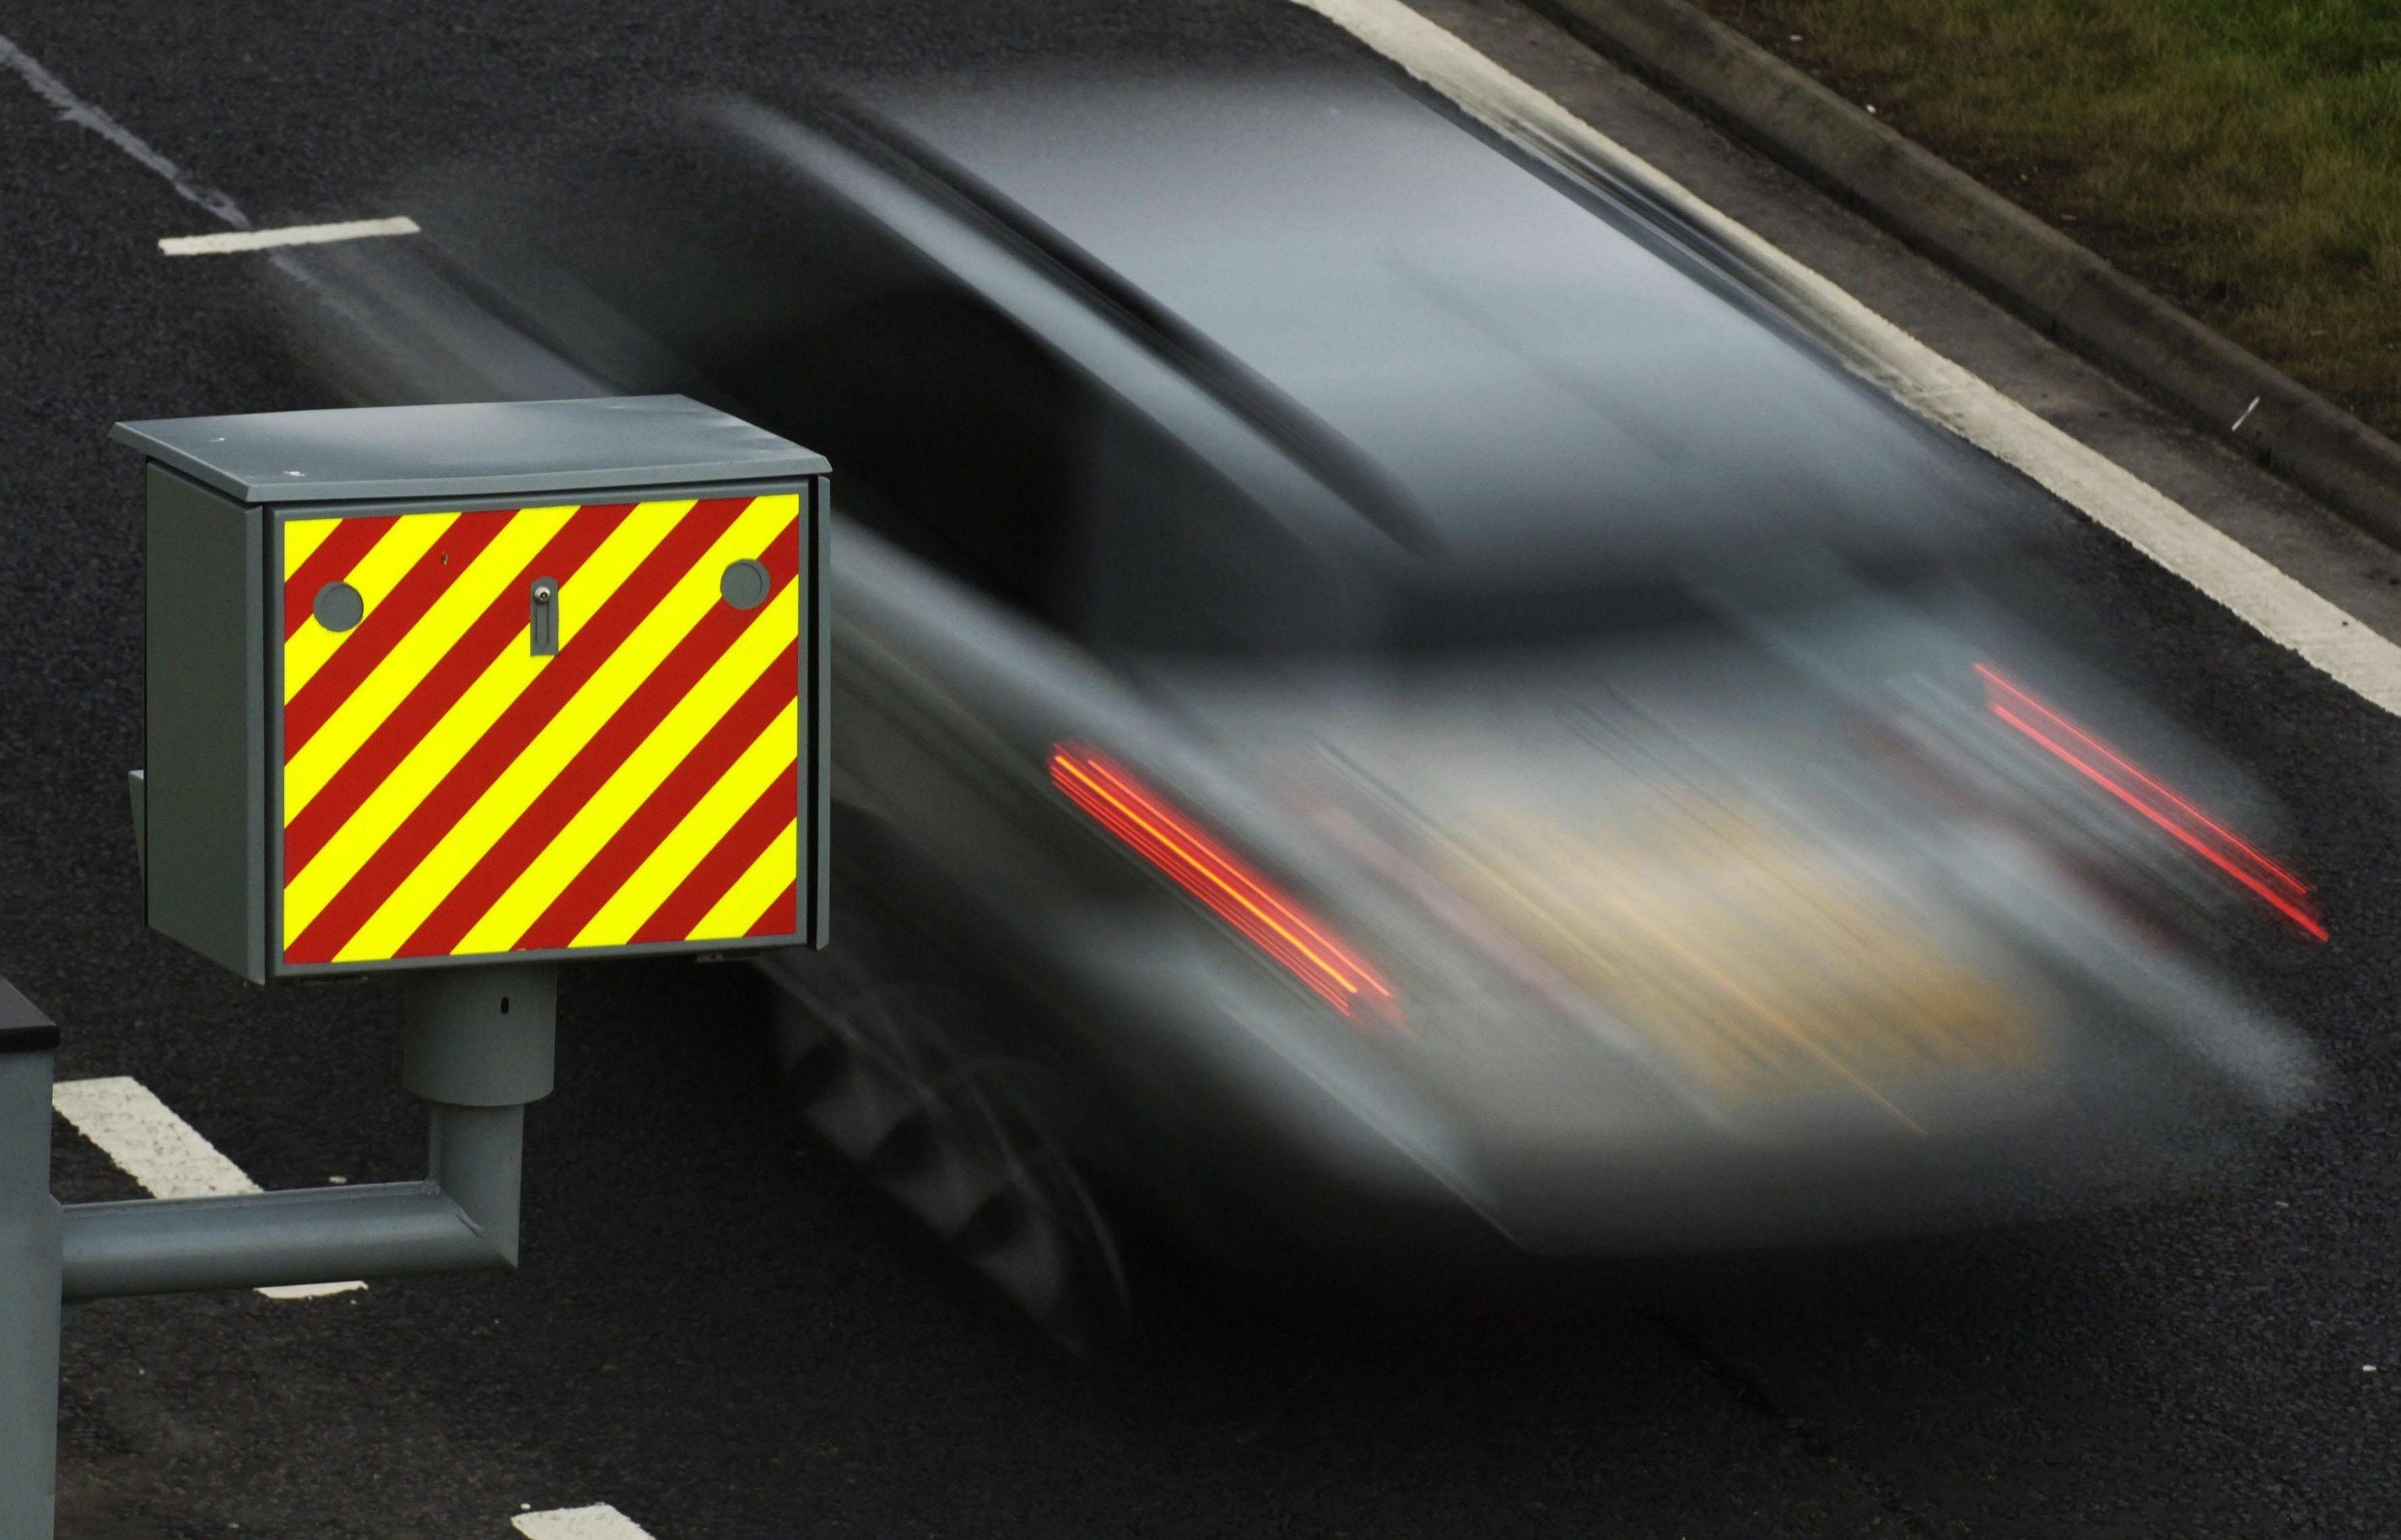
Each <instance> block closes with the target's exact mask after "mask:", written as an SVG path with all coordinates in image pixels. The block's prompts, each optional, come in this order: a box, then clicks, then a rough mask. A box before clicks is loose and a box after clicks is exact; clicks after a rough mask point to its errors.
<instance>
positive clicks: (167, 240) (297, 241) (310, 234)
mask: <svg viewBox="0 0 2401 1540" xmlns="http://www.w3.org/2000/svg"><path fill="white" fill-rule="evenodd" d="M417 233H418V229H417V221H415V220H413V219H411V218H409V217H408V216H407V215H406V214H400V215H396V216H394V217H393V218H391V219H346V220H343V221H341V222H339V223H338V224H334V225H285V226H284V227H283V228H281V229H280V230H222V231H219V232H218V233H216V234H214V235H206V236H161V237H159V238H158V250H159V251H161V252H165V253H166V254H167V255H169V256H215V255H217V254H219V253H220V252H258V251H264V250H266V249H267V248H268V247H269V246H322V245H323V244H324V243H325V242H327V241H331V240H368V239H372V238H375V237H377V236H413V235H416V234H417Z"/></svg>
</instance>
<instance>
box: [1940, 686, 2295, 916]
mask: <svg viewBox="0 0 2401 1540" xmlns="http://www.w3.org/2000/svg"><path fill="white" fill-rule="evenodd" d="M1976 673H1977V674H1978V675H1980V676H1981V677H1982V678H1983V681H1984V686H1985V690H1986V696H1987V699H1986V702H1985V703H1986V704H1987V705H1988V706H1989V707H1990V708H1991V710H1992V713H1993V715H1996V716H1997V717H1999V718H2000V719H2001V720H2002V721H2004V722H2007V723H2008V724H2009V725H2010V726H2011V727H2013V728H2015V729H2018V731H2020V732H2022V733H2024V734H2025V736H2026V737H2028V738H2030V739H2032V740H2033V741H2034V742H2035V743H2039V744H2041V745H2042V746H2043V747H2044V748H2046V749H2048V750H2050V751H2051V753H2052V754H2053V755H2055V756H2058V757H2059V759H2060V760H2061V761H2062V762H2064V763H2065V764H2066V765H2068V766H2069V767H2071V768H2072V769H2074V770H2077V771H2078V772H2079V774H2082V775H2084V776H2085V777H2087V778H2088V779H2090V780H2092V782H2093V783H2094V784H2097V785H2099V786H2100V787H2101V788H2102V789H2103V790H2105V791H2106V792H2108V793H2109V794H2110V795H2111V796H2113V797H2117V798H2118V799H2119V800H2120V801H2121V802H2123V803H2125V804H2126V805H2127V806H2128V807H2130V808H2132V809H2133V810H2134V811H2136V812H2139V813H2141V814H2142V815H2143V816H2144V817H2145V818H2147V819H2149V820H2150V821H2151V822H2152V823H2154V824H2156V825H2159V826H2160V827H2161V828H2162V829H2165V830H2166V831H2167V832H2168V833H2169V834H2171V835H2173V836H2175V838H2176V839H2177V840H2179V841H2180V842H2182V843H2183V844H2184V845H2186V846H2187V847H2188V848H2190V849H2191V850H2192V851H2193V852H2195V853H2196V854H2198V855H2200V856H2201V857H2202V859H2203V860H2205V861H2207V862H2208V863H2209V864H2210V865H2214V866H2216V868H2217V869H2218V870H2220V871H2222V872H2224V873H2225V874H2226V875H2227V876H2229V877H2230V878H2232V879H2235V880H2236V881H2237V882H2240V883H2242V884H2243V886H2244V887H2246V888H2248V889H2250V890H2251V891H2252V892H2253V893H2257V894H2258V895H2259V896H2260V897H2261V898H2263V899H2265V900H2266V901H2267V902H2268V903H2269V905H2270V906H2272V907H2273V908H2274V909H2275V910H2276V912H2278V913H2279V914H2282V915H2283V916H2284V918H2285V919H2287V920H2291V921H2292V922H2293V923H2294V924H2295V925H2298V927H2300V929H2301V930H2302V931H2303V932H2304V933H2305V934H2308V935H2309V936H2310V937H2311V938H2312V939H2313V940H2317V941H2324V940H2326V927H2325V926H2324V925H2323V924H2321V923H2320V922H2319V921H2318V919H2317V917H2316V916H2315V915H2314V914H2312V913H2311V912H2310V910H2309V909H2308V908H2307V907H2305V906H2303V905H2302V904H2301V903H2300V902H2299V900H2300V899H2301V897H2302V895H2303V894H2305V893H2308V892H2309V891H2310V890H2309V885H2308V884H2307V883H2305V882H2303V881H2302V880H2301V879H2299V878H2298V877H2295V876H2294V875H2293V874H2292V873H2291V872H2289V871H2286V870H2285V869H2284V867H2282V866H2280V865H2277V864H2276V863H2275V862H2273V861H2271V860H2269V859H2268V857H2267V856H2265V855H2263V854H2261V853H2260V852H2259V851H2258V850H2257V847H2255V846H2253V845H2252V844H2251V843H2250V842H2249V841H2248V840H2246V839H2244V838H2242V837H2241V836H2240V835H2237V834H2235V833H2234V832H2233V831H2232V830H2230V829H2229V828H2227V827H2226V826H2225V825H2222V824H2220V823H2218V822H2217V821H2216V820H2215V819H2213V818H2211V817H2209V816H2208V815H2207V814H2205V813H2203V812H2202V811H2201V810H2200V809H2198V808H2195V807H2194V806H2193V805H2192V804H2191V803H2189V802H2188V801H2186V800H2185V799H2184V798H2183V797H2179V796H2177V795H2176V794H2175V792H2173V791H2171V790H2169V789H2168V788H2167V787H2166V786H2163V785H2161V784H2160V783H2159V782H2157V781H2155V780H2153V779H2152V778H2151V777H2149V776H2148V775H2146V774H2144V773H2143V771H2142V770H2140V769H2139V768H2137V767H2136V766H2135V765H2133V763H2132V762H2131V761H2129V760H2128V759H2126V758H2125V757H2124V756H2121V755H2120V754H2119V753H2118V752H2117V751H2116V750H2114V749H2112V748H2110V747H2109V745H2108V744H2106V743H2103V742H2101V741H2100V740H2099V739H2097V738H2095V737H2093V736H2092V734H2091V733H2089V732H2086V731H2085V730H2084V729H2081V728H2079V727H2078V726H2077V725H2076V724H2075V723H2073V722H2071V721H2069V720H2068V719H2067V718H2066V717H2065V716H2062V715H2060V714H2059V713H2058V712H2056V711H2053V710H2052V709H2051V707H2049V706H2047V705H2044V704H2043V703H2042V702H2040V701H2038V700H2037V699H2035V697H2034V696H2032V695H2030V694H2028V693H2027V692H2026V691H2025V690H2024V689H2023V688H2020V687H2018V686H2016V685H2014V684H2011V683H2010V681H2009V680H2007V679H2005V678H2003V677H2002V676H2001V675H1998V674H1996V673H1995V672H1994V671H1993V670H1992V669H1991V668H1990V667H1988V666H1986V665H1985V664H1983V663H1978V664H1977V665H1976ZM2028 716H2033V717H2036V718H2038V719H2039V720H2040V721H2041V722H2042V723H2043V724H2044V727H2037V726H2035V724H2034V723H2033V722H2030V721H2028V720H2027V717H2028ZM2044 728H2049V729H2051V732H2046V731H2045V730H2044ZM2053 732H2055V733H2057V734H2058V735H2059V737H2065V738H2069V739H2073V740H2074V741H2075V742H2076V743H2078V744H2079V745H2080V746H2081V747H2083V748H2084V749H2085V750H2087V751H2089V753H2090V754H2091V756H2092V758H2093V759H2099V760H2103V761H2106V764H2107V765H2108V766H2109V767H2110V768H2111V769H2112V770H2117V771H2120V772H2121V773H2122V774H2123V775H2124V776H2125V777H2126V778H2127V779H2128V780H2131V781H2132V782H2133V783H2134V784H2136V785H2139V786H2140V787H2141V788H2142V789H2143V792H2148V793H2150V794H2152V796H2153V797H2156V798H2158V800H2157V801H2155V800H2152V798H2151V797H2145V796H2144V795H2143V794H2142V792H2137V791H2135V790H2133V789H2132V788H2131V787H2129V786H2128V785H2127V784H2126V782H2125V781H2121V780H2120V779H2119V778H2118V776H2116V775H2113V774H2111V773H2110V770H2104V769H2102V768H2100V767H2099V766H2096V765H2094V764H2092V762H2091V761H2090V760H2088V759H2087V758H2085V757H2083V756H2079V754H2078V753H2077V752H2076V750H2074V749H2071V748H2069V747H2068V746H2067V745H2066V744H2065V743H2060V742H2059V738H2058V737H2053V736H2051V733H2053ZM2161 802H2164V803H2166V804H2167V808H2166V809H2163V808H2162V807H2161V806H2160V803H2161ZM2168 809H2173V810H2174V811H2167V810H2168ZM2177 814H2182V816H2181V817H2179V816H2177ZM2193 824H2197V825H2200V826H2201V828H2202V829H2203V830H2206V831H2207V835H2208V836H2215V837H2216V838H2208V837H2207V836H2204V835H2203V834H2201V833H2197V832H2195V830H2194V829H2193V828H2192V827H2190V826H2189V825H2193ZM2279 890H2282V891H2279Z"/></svg>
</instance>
